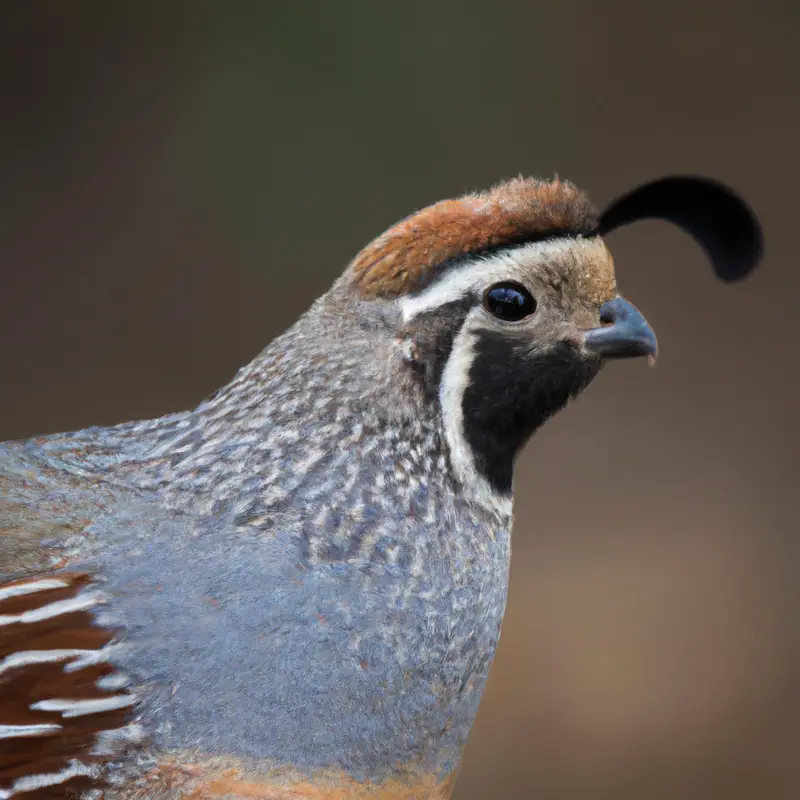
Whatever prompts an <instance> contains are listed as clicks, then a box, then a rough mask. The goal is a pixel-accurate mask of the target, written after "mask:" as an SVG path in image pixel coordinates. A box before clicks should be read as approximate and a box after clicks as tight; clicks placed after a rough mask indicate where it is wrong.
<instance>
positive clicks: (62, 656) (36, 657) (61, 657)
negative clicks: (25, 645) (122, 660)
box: [0, 650, 95, 675]
mask: <svg viewBox="0 0 800 800" xmlns="http://www.w3.org/2000/svg"><path fill="white" fill-rule="evenodd" d="M93 652H95V651H94V650H21V651H20V652H18V653H12V654H11V655H10V656H6V657H5V658H4V659H3V660H2V661H0V675H2V674H3V673H4V672H7V671H8V670H10V669H18V668H19V667H24V666H26V665H28V664H47V663H52V662H57V661H66V660H67V659H68V658H77V657H78V656H87V655H90V654H91V653H93Z"/></svg>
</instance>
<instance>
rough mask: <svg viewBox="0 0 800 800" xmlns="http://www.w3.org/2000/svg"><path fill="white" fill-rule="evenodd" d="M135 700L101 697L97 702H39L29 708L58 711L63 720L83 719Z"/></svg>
mask: <svg viewBox="0 0 800 800" xmlns="http://www.w3.org/2000/svg"><path fill="white" fill-rule="evenodd" d="M135 700H136V698H135V697H134V696H133V695H132V694H119V695H114V696H113V697H103V698H101V699H99V700H40V701H39V702H38V703H34V704H33V705H32V706H31V708H32V709H34V710H36V711H60V712H61V716H62V717H64V719H67V718H69V717H83V716H86V714H98V713H100V712H101V711H113V710H114V709H115V708H125V706H131V705H133V703H134V701H135Z"/></svg>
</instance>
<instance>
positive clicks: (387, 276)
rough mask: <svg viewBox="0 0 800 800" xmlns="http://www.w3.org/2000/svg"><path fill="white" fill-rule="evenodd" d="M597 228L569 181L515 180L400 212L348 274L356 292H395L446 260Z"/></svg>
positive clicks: (407, 289)
mask: <svg viewBox="0 0 800 800" xmlns="http://www.w3.org/2000/svg"><path fill="white" fill-rule="evenodd" d="M597 228H598V216H597V211H596V209H595V207H594V206H593V205H592V204H591V202H590V201H589V199H588V198H587V197H586V195H585V194H584V193H583V192H581V191H579V190H578V189H577V188H576V187H575V186H574V185H573V184H571V183H569V182H568V181H561V180H559V179H558V178H555V179H554V180H552V181H546V180H537V179H535V178H523V177H519V178H514V179H512V180H509V181H505V182H503V183H500V184H498V185H496V186H495V187H493V188H492V189H490V190H489V191H487V192H480V193H475V194H468V195H465V196H463V197H460V198H457V199H455V200H442V201H441V202H439V203H435V204H434V205H431V206H428V207H427V208H424V209H422V210H421V211H418V212H416V213H415V214H412V215H410V216H408V217H406V218H405V219H403V220H401V221H400V222H398V223H397V224H395V225H393V226H392V227H391V228H389V229H388V230H387V231H385V232H384V233H383V234H381V235H380V236H379V237H378V238H377V239H375V240H373V241H372V242H371V243H370V244H368V245H367V246H366V247H365V248H364V249H363V250H362V251H361V252H360V253H359V254H358V255H357V256H356V257H355V259H354V260H353V261H352V263H351V264H350V267H349V270H348V272H349V274H350V276H351V279H352V281H353V284H354V286H355V287H356V288H357V289H358V290H359V291H360V292H361V293H362V294H364V295H367V296H370V297H385V298H391V297H397V296H399V295H402V294H407V293H411V292H418V291H421V290H422V289H424V288H425V287H426V286H427V285H428V284H429V283H430V282H431V281H432V280H434V279H435V278H436V276H437V275H438V273H439V271H440V269H441V268H443V267H444V265H446V264H447V263H448V262H451V261H453V260H454V259H458V258H462V257H464V256H467V255H476V254H479V253H483V252H486V251H490V250H492V249H495V248H498V247H503V246H510V245H515V244H522V243H524V242H527V241H533V240H536V239H544V238H547V237H551V236H559V235H562V236H578V235H584V236H591V235H593V234H595V233H596V232H597Z"/></svg>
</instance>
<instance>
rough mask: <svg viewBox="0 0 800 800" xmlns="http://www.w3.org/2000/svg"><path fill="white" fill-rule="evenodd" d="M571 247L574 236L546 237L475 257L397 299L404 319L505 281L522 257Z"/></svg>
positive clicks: (528, 258) (551, 253)
mask: <svg viewBox="0 0 800 800" xmlns="http://www.w3.org/2000/svg"><path fill="white" fill-rule="evenodd" d="M574 247H575V240H574V239H567V238H560V239H548V240H546V241H543V242H531V243H530V244H526V245H523V246H522V247H518V248H515V249H514V250H505V251H501V252H499V253H497V254H495V255H492V256H485V257H482V256H477V257H476V258H475V260H474V261H473V262H471V263H468V264H464V265H463V266H461V267H458V268H456V269H453V270H452V271H451V272H448V273H445V275H444V276H443V277H442V278H441V279H440V280H438V281H435V282H434V283H433V284H431V285H430V286H429V287H428V288H427V289H424V290H423V291H421V292H420V293H419V294H414V295H410V296H408V297H403V298H402V299H401V300H400V301H399V303H400V308H401V311H402V314H403V321H404V322H408V321H409V320H410V319H413V318H414V317H416V316H417V315H419V314H422V313H424V312H426V311H431V310H433V309H436V308H439V307H440V306H443V305H445V304H446V303H452V302H454V301H456V300H461V299H462V298H463V297H466V296H467V295H468V294H469V293H470V292H475V291H481V290H482V289H484V288H486V286H487V285H489V284H490V283H493V282H495V281H501V280H507V279H508V277H509V275H511V274H513V272H514V271H515V269H518V265H519V262H520V260H522V259H525V260H526V261H532V260H534V259H542V258H548V257H551V256H554V255H556V254H558V253H563V252H565V251H566V250H570V249H572V248H574Z"/></svg>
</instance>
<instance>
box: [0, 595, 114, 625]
mask: <svg viewBox="0 0 800 800" xmlns="http://www.w3.org/2000/svg"><path fill="white" fill-rule="evenodd" d="M102 599H103V595H102V594H101V593H100V592H92V593H90V594H84V595H79V596H78V597H71V598H69V599H68V600H59V601H58V602H56V603H48V604H47V605H46V606H42V607H41V608H32V609H31V610H30V611H24V612H23V613H22V614H3V615H0V625H12V624H14V623H16V622H23V623H30V622H41V621H42V620H44V619H50V618H51V617H57V616H59V615H61V614H71V613H72V612H74V611H83V610H84V609H87V608H91V607H92V606H94V605H97V603H99V602H100V601H101V600H102Z"/></svg>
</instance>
